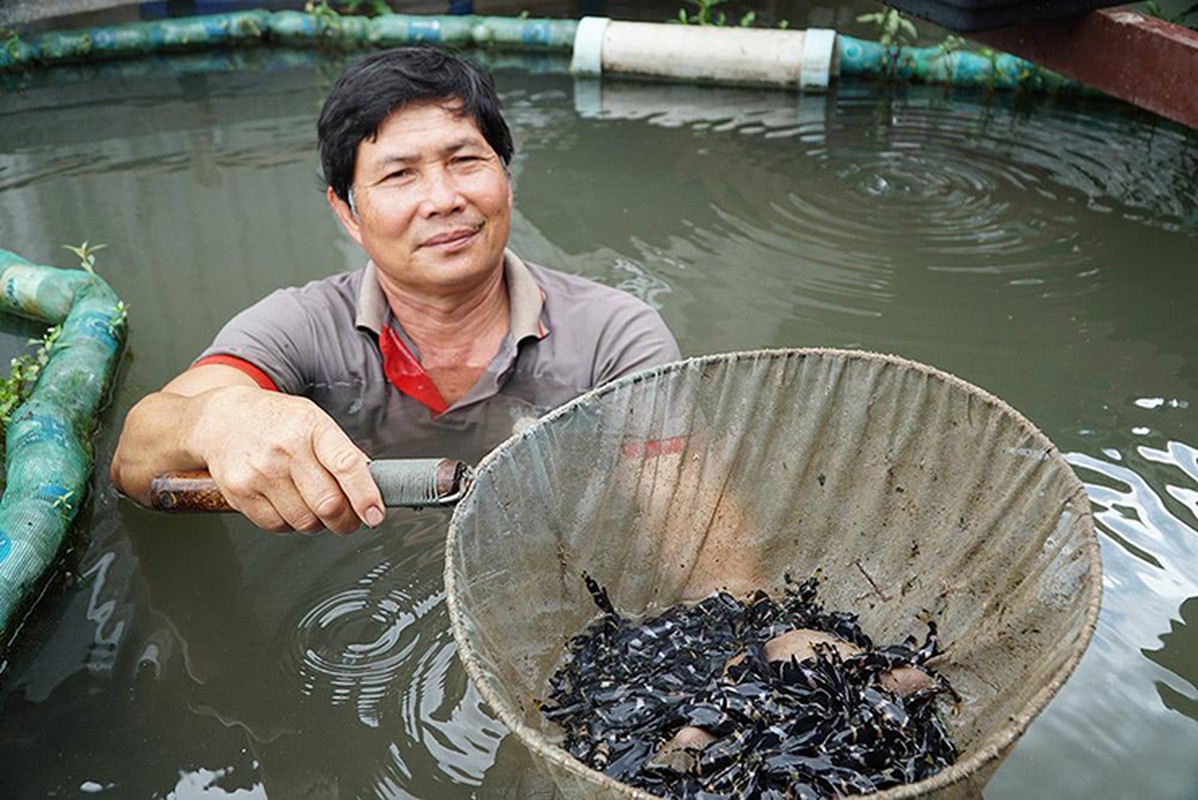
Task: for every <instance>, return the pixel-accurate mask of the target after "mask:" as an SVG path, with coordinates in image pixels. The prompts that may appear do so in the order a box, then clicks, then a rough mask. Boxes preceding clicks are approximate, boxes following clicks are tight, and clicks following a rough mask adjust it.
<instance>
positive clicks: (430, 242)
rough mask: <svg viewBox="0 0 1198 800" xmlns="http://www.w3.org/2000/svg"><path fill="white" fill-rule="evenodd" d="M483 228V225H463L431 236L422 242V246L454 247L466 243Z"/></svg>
mask: <svg viewBox="0 0 1198 800" xmlns="http://www.w3.org/2000/svg"><path fill="white" fill-rule="evenodd" d="M481 229H482V225H471V226H468V227H467V226H463V227H460V228H454V229H452V230H448V231H442V232H441V233H438V234H437V235H436V236H430V237H429V238H427V239H425V240H424V241H423V242H421V243H420V246H421V247H454V246H455V245H459V244H465V243H466V242H467V241H469V240H470V239H471V238H473V236H474V234H476V233H478V232H479V231H480V230H481Z"/></svg>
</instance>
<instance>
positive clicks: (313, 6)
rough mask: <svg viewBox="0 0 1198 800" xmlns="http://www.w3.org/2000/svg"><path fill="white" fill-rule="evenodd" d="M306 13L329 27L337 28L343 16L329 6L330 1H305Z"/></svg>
mask: <svg viewBox="0 0 1198 800" xmlns="http://www.w3.org/2000/svg"><path fill="white" fill-rule="evenodd" d="M304 11H305V12H307V13H309V14H311V15H312V16H313V17H315V18H316V19H317V20H319V21H321V22H324V23H325V24H326V25H329V26H336V25H338V24H340V22H341V15H340V14H338V13H337V12H336V11H335V10H334V9H333V7H332V6H331V5H329V0H305V2H304Z"/></svg>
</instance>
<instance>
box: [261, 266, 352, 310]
mask: <svg viewBox="0 0 1198 800" xmlns="http://www.w3.org/2000/svg"><path fill="white" fill-rule="evenodd" d="M363 274H364V271H363V270H361V269H355V270H352V271H351V272H339V273H337V274H336V275H329V276H327V277H324V278H317V279H316V280H312V281H308V282H307V283H305V284H302V285H299V286H287V287H284V288H282V289H279V290H278V293H281V294H284V295H287V296H289V297H292V298H294V299H295V300H296V301H298V302H300V303H303V304H304V305H313V304H316V305H319V304H329V303H333V304H337V305H341V304H344V303H346V302H348V303H350V304H351V305H353V304H355V303H356V302H357V299H358V291H359V289H360V288H361V286H362V276H363Z"/></svg>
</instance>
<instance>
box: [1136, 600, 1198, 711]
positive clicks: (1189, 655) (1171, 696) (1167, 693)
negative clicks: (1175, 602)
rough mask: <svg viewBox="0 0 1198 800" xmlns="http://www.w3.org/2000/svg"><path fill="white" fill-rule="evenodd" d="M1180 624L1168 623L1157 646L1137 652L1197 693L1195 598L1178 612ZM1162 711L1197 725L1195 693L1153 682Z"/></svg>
mask: <svg viewBox="0 0 1198 800" xmlns="http://www.w3.org/2000/svg"><path fill="white" fill-rule="evenodd" d="M1178 614H1179V615H1180V617H1181V619H1180V620H1170V622H1169V632H1168V633H1163V634H1161V646H1160V647H1159V648H1157V649H1155V650H1149V649H1147V648H1145V649H1144V650H1142V651H1141V652H1143V653H1144V656H1145V657H1146V658H1148V659H1149V660H1150V661H1153V662H1155V663H1156V664H1159V665H1160V666H1162V667H1164V668H1165V669H1167V670H1169V671H1170V672H1172V673H1173V674H1174V675H1176V676H1177V677H1179V678H1181V679H1182V680H1183V681H1185V682H1186V683H1187V684H1188V689H1189V690H1190V691H1195V690H1198V597H1190V598H1187V599H1186V601H1185V602H1184V603H1182V604H1181V608H1180V609H1179V610H1178ZM1156 690H1157V692H1159V693H1160V696H1161V703H1163V704H1164V706H1165V708H1168V709H1172V710H1173V711H1176V712H1178V713H1180V714H1185V715H1186V716H1187V717H1189V718H1191V719H1193V720H1195V721H1198V693H1196V694H1190V693H1188V692H1183V691H1180V690H1178V689H1176V688H1174V687H1173V686H1171V685H1170V684H1168V683H1166V682H1165V681H1156Z"/></svg>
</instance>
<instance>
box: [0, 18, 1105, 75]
mask: <svg viewBox="0 0 1198 800" xmlns="http://www.w3.org/2000/svg"><path fill="white" fill-rule="evenodd" d="M578 28H579V22H578V20H573V19H531V18H517V17H486V16H475V15H441V16H425V15H414V14H385V15H382V16H378V17H361V16H348V15H344V16H343V15H337V14H307V13H303V12H300V11H276V12H270V11H263V10H254V11H238V12H233V13H228V14H214V15H211V16H203V17H190V18H176V19H165V20H157V21H153V22H131V23H126V24H123V25H115V26H110V27H103V28H87V29H80V30H68V31H49V32H46V33H41V34H37V35H34V36H31V37H29V38H28V39H24V38H16V39H12V40H10V41H9V43H8V44H7V46H3V47H0V71H5V70H13V69H17V68H22V67H37V66H46V65H51V64H58V63H68V62H72V61H86V60H93V59H108V58H127V57H132V56H140V55H148V54H152V53H162V52H182V51H188V50H201V49H209V48H223V47H230V46H236V45H241V44H253V43H273V44H283V45H292V46H311V45H328V46H344V47H391V46H397V45H404V44H416V43H419V42H435V43H443V44H456V45H463V46H478V47H495V48H502V49H521V50H533V51H546V52H563V53H569V52H571V51H572V49H573V48H574V44H575V37H576V34H577V32H578ZM837 43H838V51H839V53H840V56H839V68H840V69H839V71H840V74H841V75H850V76H858V77H893V78H898V79H902V80H906V81H911V82H918V83H935V84H952V85H954V86H961V87H983V88H989V89H1027V90H1032V91H1053V92H1076V91H1082V90H1084V87H1083V86H1082V85H1081V84H1080V83H1078V82H1077V81H1073V80H1070V79H1067V78H1065V77H1063V76H1061V75H1059V74H1057V73H1055V72H1051V71H1049V70H1046V69H1043V68H1041V67H1039V66H1037V65H1036V64H1034V63H1032V62H1030V61H1026V60H1024V59H1021V58H1017V57H1015V56H1011V55H1008V54H1006V53H995V52H993V51H989V50H985V51H982V52H971V51H966V50H946V49H945V48H943V47H902V48H899V47H893V46H884V45H882V44H880V43H878V42H871V41H866V40H862V39H855V38H853V37H851V36H843V35H841V36H838V37H837Z"/></svg>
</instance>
